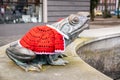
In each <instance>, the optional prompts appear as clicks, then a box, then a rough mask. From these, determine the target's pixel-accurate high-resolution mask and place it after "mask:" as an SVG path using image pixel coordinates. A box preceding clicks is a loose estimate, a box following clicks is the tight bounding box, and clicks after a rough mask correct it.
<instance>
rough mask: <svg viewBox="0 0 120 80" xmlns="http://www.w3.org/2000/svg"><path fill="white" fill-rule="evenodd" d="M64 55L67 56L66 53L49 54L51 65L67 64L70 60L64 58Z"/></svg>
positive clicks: (48, 59)
mask: <svg viewBox="0 0 120 80" xmlns="http://www.w3.org/2000/svg"><path fill="white" fill-rule="evenodd" d="M63 57H66V55H63V54H54V55H48V58H47V61H48V62H49V64H51V65H66V64H68V63H69V62H68V61H67V60H64V59H62V58H63Z"/></svg>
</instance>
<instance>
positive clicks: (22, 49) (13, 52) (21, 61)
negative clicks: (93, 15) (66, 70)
mask: <svg viewBox="0 0 120 80" xmlns="http://www.w3.org/2000/svg"><path fill="white" fill-rule="evenodd" d="M88 20H89V18H88V17H87V15H82V14H79V13H77V14H71V15H70V16H68V17H67V18H64V19H62V20H60V21H58V22H56V23H53V24H51V25H40V26H34V27H33V28H32V29H30V30H29V31H28V32H27V33H26V34H25V35H24V36H23V37H22V38H21V39H20V40H18V41H16V42H14V43H11V44H10V46H9V47H8V48H7V49H6V54H7V56H8V57H9V58H10V59H11V60H12V61H13V62H14V63H15V64H17V65H18V66H20V67H21V68H22V69H24V70H25V71H30V70H35V71H41V70H42V65H66V64H67V63H68V61H66V60H63V57H65V56H66V55H65V54H63V52H64V49H65V47H67V46H68V45H69V44H70V43H71V42H73V41H74V40H75V39H76V38H77V36H78V35H79V34H80V33H81V32H82V31H83V30H85V29H88V28H89V26H88Z"/></svg>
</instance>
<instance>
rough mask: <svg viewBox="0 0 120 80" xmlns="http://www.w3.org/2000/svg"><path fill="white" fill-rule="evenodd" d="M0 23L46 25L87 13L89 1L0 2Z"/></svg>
mask: <svg viewBox="0 0 120 80" xmlns="http://www.w3.org/2000/svg"><path fill="white" fill-rule="evenodd" d="M3 8H4V10H5V13H3V15H0V23H1V22H5V23H30V22H33V23H37V22H42V23H47V22H55V21H57V20H58V19H60V18H64V17H67V16H68V15H69V14H72V13H77V12H80V11H82V12H89V10H90V9H89V8H90V0H0V9H1V10H2V9H3Z"/></svg>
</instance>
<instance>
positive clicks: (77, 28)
mask: <svg viewBox="0 0 120 80" xmlns="http://www.w3.org/2000/svg"><path fill="white" fill-rule="evenodd" d="M87 16H88V15H84V14H83V13H80V12H79V13H77V14H71V15H69V16H68V17H67V18H64V19H62V20H61V21H59V22H56V23H54V24H52V26H53V27H55V28H57V29H58V30H59V31H61V32H62V33H63V34H65V38H66V39H71V38H75V37H77V36H78V35H79V33H80V32H82V31H83V30H84V29H88V28H89V25H88V20H89V18H88V17H87Z"/></svg>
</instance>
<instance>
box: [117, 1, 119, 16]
mask: <svg viewBox="0 0 120 80" xmlns="http://www.w3.org/2000/svg"><path fill="white" fill-rule="evenodd" d="M119 10H120V0H118V7H117V18H120V13H119Z"/></svg>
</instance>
